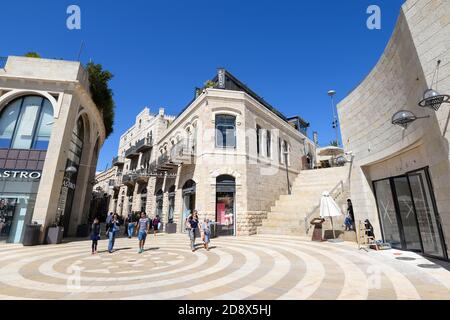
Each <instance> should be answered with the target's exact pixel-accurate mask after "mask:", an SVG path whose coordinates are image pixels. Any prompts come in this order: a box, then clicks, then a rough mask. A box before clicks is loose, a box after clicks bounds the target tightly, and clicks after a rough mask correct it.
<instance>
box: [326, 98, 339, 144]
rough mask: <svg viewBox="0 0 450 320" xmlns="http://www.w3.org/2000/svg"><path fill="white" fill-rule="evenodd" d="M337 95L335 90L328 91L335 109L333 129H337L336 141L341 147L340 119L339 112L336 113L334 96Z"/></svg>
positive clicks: (332, 106)
mask: <svg viewBox="0 0 450 320" xmlns="http://www.w3.org/2000/svg"><path fill="white" fill-rule="evenodd" d="M335 95H336V91H335V90H330V91H328V96H329V97H330V98H331V108H332V109H333V129H335V130H336V143H337V147H339V146H340V143H339V121H338V118H337V114H336V111H335V107H334V96H335Z"/></svg>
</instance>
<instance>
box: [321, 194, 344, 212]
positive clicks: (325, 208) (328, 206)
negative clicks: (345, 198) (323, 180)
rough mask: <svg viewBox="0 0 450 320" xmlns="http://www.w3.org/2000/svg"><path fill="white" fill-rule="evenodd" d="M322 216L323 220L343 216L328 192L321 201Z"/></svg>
mask: <svg viewBox="0 0 450 320" xmlns="http://www.w3.org/2000/svg"><path fill="white" fill-rule="evenodd" d="M320 216H321V217H322V218H327V217H339V216H342V211H341V209H340V208H339V206H338V205H337V203H336V202H335V201H334V199H333V198H332V197H331V196H330V194H329V193H328V192H324V193H322V198H321V199H320Z"/></svg>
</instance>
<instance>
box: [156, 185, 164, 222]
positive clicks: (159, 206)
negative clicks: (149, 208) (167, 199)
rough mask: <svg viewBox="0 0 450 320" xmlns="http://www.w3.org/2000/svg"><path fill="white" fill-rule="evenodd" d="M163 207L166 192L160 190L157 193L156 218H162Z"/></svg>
mask: <svg viewBox="0 0 450 320" xmlns="http://www.w3.org/2000/svg"><path fill="white" fill-rule="evenodd" d="M163 206H164V192H163V191H162V190H159V191H158V192H157V193H156V210H155V216H159V217H161V216H162V212H163Z"/></svg>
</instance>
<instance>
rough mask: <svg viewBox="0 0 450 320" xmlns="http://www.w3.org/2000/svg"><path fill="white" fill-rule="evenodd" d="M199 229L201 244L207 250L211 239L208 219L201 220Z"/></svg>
mask: <svg viewBox="0 0 450 320" xmlns="http://www.w3.org/2000/svg"><path fill="white" fill-rule="evenodd" d="M200 230H201V231H202V239H203V246H204V247H205V249H206V250H207V251H209V243H210V241H211V240H210V239H211V222H210V221H209V219H205V220H203V222H202V224H201V225H200Z"/></svg>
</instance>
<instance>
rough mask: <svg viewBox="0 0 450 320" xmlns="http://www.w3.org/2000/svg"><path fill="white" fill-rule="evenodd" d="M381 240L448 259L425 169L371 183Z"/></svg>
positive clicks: (399, 247)
mask: <svg viewBox="0 0 450 320" xmlns="http://www.w3.org/2000/svg"><path fill="white" fill-rule="evenodd" d="M374 189H375V196H376V200H377V205H378V212H379V217H380V223H381V228H382V233H383V237H384V241H386V242H388V243H390V244H391V245H392V247H394V248H397V249H402V250H411V251H418V252H422V253H424V254H426V255H429V256H433V257H438V258H447V256H446V252H445V250H444V248H445V246H444V240H443V239H444V238H443V233H442V228H441V224H440V219H439V215H438V212H437V209H436V203H435V200H434V194H433V190H432V186H431V180H430V176H429V173H428V169H427V168H425V169H421V170H417V171H413V172H410V173H407V174H406V175H403V176H399V177H392V178H387V179H384V180H380V181H375V182H374Z"/></svg>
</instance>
